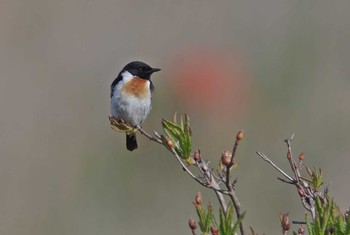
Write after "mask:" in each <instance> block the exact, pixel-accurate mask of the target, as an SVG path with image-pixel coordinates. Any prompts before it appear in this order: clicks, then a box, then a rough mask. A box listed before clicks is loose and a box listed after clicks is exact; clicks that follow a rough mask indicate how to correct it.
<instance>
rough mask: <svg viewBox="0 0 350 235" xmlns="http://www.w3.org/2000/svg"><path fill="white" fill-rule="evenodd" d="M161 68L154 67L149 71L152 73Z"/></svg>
mask: <svg viewBox="0 0 350 235" xmlns="http://www.w3.org/2000/svg"><path fill="white" fill-rule="evenodd" d="M160 70H161V69H158V68H152V69H151V70H150V71H149V72H150V73H151V74H152V73H154V72H158V71H160Z"/></svg>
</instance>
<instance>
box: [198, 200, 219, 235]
mask: <svg viewBox="0 0 350 235" xmlns="http://www.w3.org/2000/svg"><path fill="white" fill-rule="evenodd" d="M195 206H196V211H197V215H198V218H199V223H198V224H199V227H200V229H201V231H202V232H203V233H204V234H209V231H210V226H211V225H212V224H216V222H215V219H214V215H213V208H212V206H211V205H210V204H209V205H208V210H206V209H205V208H203V207H202V205H201V204H195Z"/></svg>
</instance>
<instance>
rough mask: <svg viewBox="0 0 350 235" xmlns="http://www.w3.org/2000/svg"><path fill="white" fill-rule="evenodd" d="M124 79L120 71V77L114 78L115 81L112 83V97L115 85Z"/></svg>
mask: <svg viewBox="0 0 350 235" xmlns="http://www.w3.org/2000/svg"><path fill="white" fill-rule="evenodd" d="M122 79H123V77H122V75H121V74H120V73H119V74H118V77H117V78H116V79H114V81H113V82H112V84H111V98H112V97H113V92H114V87H115V86H116V85H117V84H118V82H119V81H121V80H122Z"/></svg>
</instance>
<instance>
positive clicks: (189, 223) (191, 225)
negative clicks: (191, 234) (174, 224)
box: [188, 217, 197, 230]
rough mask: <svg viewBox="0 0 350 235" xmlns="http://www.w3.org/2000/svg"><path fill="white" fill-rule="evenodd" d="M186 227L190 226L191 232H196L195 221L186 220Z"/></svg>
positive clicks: (191, 219)
mask: <svg viewBox="0 0 350 235" xmlns="http://www.w3.org/2000/svg"><path fill="white" fill-rule="evenodd" d="M188 226H190V229H191V230H196V228H197V224H196V221H194V219H193V218H192V217H191V218H190V219H189V220H188Z"/></svg>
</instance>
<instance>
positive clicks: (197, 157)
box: [193, 151, 201, 162]
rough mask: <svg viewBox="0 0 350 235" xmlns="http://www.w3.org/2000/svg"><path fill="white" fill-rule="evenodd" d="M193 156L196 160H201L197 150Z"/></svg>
mask: <svg viewBox="0 0 350 235" xmlns="http://www.w3.org/2000/svg"><path fill="white" fill-rule="evenodd" d="M193 158H194V160H195V161H196V162H198V161H200V160H201V155H200V154H199V152H198V151H196V152H194V154H193Z"/></svg>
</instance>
